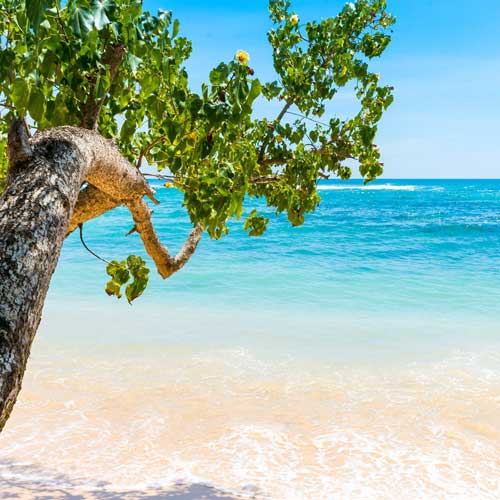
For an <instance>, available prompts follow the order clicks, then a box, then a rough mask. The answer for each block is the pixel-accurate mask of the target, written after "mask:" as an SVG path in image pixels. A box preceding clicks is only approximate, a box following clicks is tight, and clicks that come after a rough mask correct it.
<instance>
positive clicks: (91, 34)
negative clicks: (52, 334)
mask: <svg viewBox="0 0 500 500" xmlns="http://www.w3.org/2000/svg"><path fill="white" fill-rule="evenodd" d="M269 12H270V15H271V19H272V21H273V22H274V27H273V29H272V30H271V31H270V32H269V33H268V38H269V43H270V46H271V50H272V54H273V61H274V69H275V72H276V79H275V80H274V81H271V82H264V83H263V82H261V81H260V80H259V79H258V78H256V77H255V75H254V70H253V69H252V68H251V66H250V63H251V60H250V62H249V61H248V57H247V55H246V53H243V57H241V54H242V53H241V52H240V53H239V54H240V57H235V59H234V60H232V61H227V62H222V63H220V64H219V65H218V66H216V67H215V68H214V69H213V70H212V71H211V72H210V74H209V76H208V81H207V82H206V83H205V84H203V85H202V88H201V89H200V90H199V91H197V92H196V91H194V90H193V89H192V88H191V87H190V86H189V80H188V73H187V71H186V68H185V61H186V59H187V58H188V57H189V55H190V53H191V42H190V41H189V40H187V39H186V38H184V37H182V36H180V35H179V22H178V21H177V20H175V19H174V18H173V17H172V13H171V12H169V11H164V10H159V11H158V12H157V13H156V14H154V15H153V14H151V13H149V12H146V11H144V10H143V7H142V2H141V1H140V0H68V1H64V2H63V1H61V0H3V2H2V4H1V6H0V190H1V182H2V177H4V176H5V171H6V162H7V160H6V154H5V142H6V131H7V128H8V124H9V122H10V120H11V119H12V116H13V115H14V113H16V114H18V115H21V116H25V117H26V119H27V121H28V123H29V124H30V125H31V126H32V127H34V128H37V129H46V128H49V127H55V126H58V125H77V126H78V125H82V124H83V123H85V120H86V116H87V115H88V110H89V109H91V108H92V107H94V108H95V107H96V106H97V107H98V109H99V110H100V112H99V113H98V123H97V128H98V130H99V132H100V133H101V134H102V135H103V136H105V137H109V138H114V140H115V141H116V142H117V144H118V145H119V147H120V150H121V151H122V153H123V154H124V155H125V156H126V157H127V158H129V159H130V160H131V161H133V162H136V164H137V166H138V167H139V168H140V167H141V166H143V165H146V164H147V165H156V166H157V167H158V169H159V170H160V171H165V174H166V175H168V176H169V178H171V180H172V184H173V186H175V187H176V188H177V189H179V190H180V191H182V193H183V195H184V198H183V204H184V206H185V208H186V210H187V212H188V214H189V216H190V218H191V221H192V222H193V223H194V224H201V225H203V227H204V228H205V229H206V231H207V232H208V233H209V235H210V236H211V237H213V238H219V237H221V236H222V235H224V234H227V233H228V231H229V229H228V225H227V223H228V221H229V220H230V219H231V218H237V219H238V218H240V217H241V216H242V214H243V212H244V203H245V200H246V199H248V198H252V197H261V198H264V199H265V200H266V202H267V205H268V206H270V207H273V208H274V209H275V211H276V212H277V213H280V212H285V213H286V214H287V216H288V219H289V220H290V222H291V223H292V224H293V225H300V224H302V223H303V222H304V220H305V215H306V214H307V213H309V212H311V211H313V210H314V209H315V208H316V206H317V205H318V203H319V201H320V197H319V194H318V190H317V185H318V181H319V179H321V178H325V177H329V176H332V175H333V176H337V177H340V178H342V179H347V178H349V177H350V175H351V166H352V165H353V164H356V163H357V165H358V167H359V170H360V172H361V175H362V176H363V177H364V179H365V181H366V182H369V181H371V180H373V179H374V178H376V177H377V176H378V175H380V174H381V173H382V171H383V168H382V166H383V164H382V163H381V161H380V153H379V150H378V148H377V147H376V145H375V144H374V139H375V134H376V132H377V126H378V123H379V121H380V119H381V117H382V114H383V112H384V111H385V110H386V109H387V107H388V106H389V105H390V104H391V102H392V99H393V96H392V88H391V87H389V86H384V85H381V84H380V77H379V75H378V74H375V73H373V72H372V71H370V61H371V60H372V59H373V58H376V57H379V56H380V55H381V54H382V53H383V52H384V50H385V49H386V47H387V46H388V44H389V42H390V40H391V31H390V28H391V26H392V24H393V23H394V18H393V17H392V16H391V15H389V14H388V13H387V11H386V0H357V1H354V2H350V3H348V4H347V5H346V6H345V7H344V8H343V9H342V10H341V11H340V12H339V13H338V14H337V16H335V17H331V18H327V19H323V20H322V21H306V22H303V21H302V20H301V19H300V13H296V12H294V11H293V10H291V4H290V2H289V1H288V0H270V2H269ZM118 52H119V53H121V54H122V56H121V57H120V60H119V64H113V57H112V54H113V53H118ZM250 57H251V54H250ZM115 62H116V61H115ZM342 88H345V89H346V90H350V89H352V92H353V93H354V95H355V96H356V98H357V100H358V102H359V110H358V112H357V113H355V114H354V115H353V116H352V117H350V118H349V119H345V120H341V119H340V118H338V117H331V116H329V117H327V118H325V117H324V115H325V110H326V105H327V103H329V102H330V101H332V100H335V98H336V96H337V94H338V93H339V91H340V89H342ZM263 99H265V100H268V101H277V102H278V103H281V106H282V111H281V112H280V113H279V115H278V116H276V117H272V118H268V119H257V118H255V117H254V116H253V108H254V104H255V102H256V100H263ZM320 119H321V120H320ZM267 222H268V220H267V219H266V218H264V217H263V216H260V215H259V214H257V213H256V211H255V210H254V211H252V212H251V213H250V216H249V217H248V219H247V220H246V222H245V224H244V228H245V230H246V231H248V233H249V235H251V236H259V235H261V234H263V232H264V231H265V229H266V227H267ZM127 266H128V267H127ZM127 266H125V264H124V263H113V265H112V266H111V267H110V268H108V273H111V274H110V275H111V276H112V280H111V281H110V283H109V284H108V291H109V292H110V293H112V294H115V295H119V294H120V293H121V292H120V290H121V286H122V285H124V284H125V283H126V281H124V280H125V275H126V272H128V273H129V275H131V276H134V275H133V273H132V270H131V269H132V268H130V266H129V264H128V263H127ZM134 282H135V281H134ZM139 283H143V281H140V280H139ZM129 286H131V285H128V287H129ZM137 286H138V287H139V288H137V290H139V289H140V286H139V285H137ZM141 286H142V285H141ZM128 287H127V289H128ZM134 290H135V288H134ZM136 293H137V292H135V291H132V288H131V292H130V294H131V296H134V295H135V294H136Z"/></svg>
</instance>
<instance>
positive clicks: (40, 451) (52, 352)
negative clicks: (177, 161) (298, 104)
mask: <svg viewBox="0 0 500 500" xmlns="http://www.w3.org/2000/svg"><path fill="white" fill-rule="evenodd" d="M158 195H159V197H160V199H161V201H162V205H161V206H160V207H159V208H157V209H155V220H156V222H157V224H158V227H159V228H160V232H161V235H162V238H163V240H164V241H165V242H166V243H167V244H169V246H171V247H172V248H173V249H177V248H179V246H180V245H181V242H182V237H183V236H185V235H186V234H187V233H188V231H189V224H188V221H187V218H186V216H185V214H184V212H183V210H182V209H181V207H180V196H179V194H178V193H176V192H175V191H174V190H171V189H160V190H159V191H158ZM321 195H322V200H323V201H322V204H321V206H320V208H319V209H318V210H317V212H316V213H315V214H314V215H312V216H310V217H309V218H308V220H307V223H306V224H305V225H304V226H302V227H300V228H290V227H289V225H288V223H287V221H286V218H285V217H282V216H280V217H278V218H272V219H271V222H270V224H269V230H268V232H267V234H266V235H265V236H264V237H263V238H258V239H249V238H248V237H247V236H245V235H244V234H243V231H242V228H241V225H240V224H239V223H236V224H234V225H233V228H232V232H231V234H230V235H229V236H228V237H226V238H225V239H223V240H221V241H219V242H214V241H209V240H208V238H205V240H204V241H203V242H202V244H201V246H200V248H199V250H198V252H197V254H196V255H195V256H194V257H193V259H192V261H191V262H190V263H189V264H188V266H187V267H186V268H185V269H183V270H182V271H181V272H180V273H179V274H178V275H176V276H174V277H172V278H171V279H169V280H168V281H166V282H163V281H161V280H160V279H158V278H156V277H153V278H152V282H151V286H150V287H149V289H148V290H147V292H146V293H145V295H144V296H143V297H142V298H140V299H139V300H138V301H137V302H136V303H134V305H133V306H132V307H131V306H129V305H128V304H126V303H125V302H119V301H116V300H115V299H112V298H108V297H107V296H106V295H105V294H104V292H103V288H104V284H105V281H106V276H105V270H104V265H103V264H102V263H101V262H99V261H98V260H96V259H95V258H93V257H92V256H91V255H90V254H89V253H87V252H86V251H85V250H84V249H83V248H82V246H81V244H80V241H79V238H78V235H72V236H71V237H70V238H69V239H68V241H67V242H66V244H65V247H64V250H63V254H62V256H61V261H60V264H59V268H58V271H57V273H56V275H55V277H54V280H53V283H52V286H51V290H50V297H49V299H48V302H47V306H46V309H45V314H44V319H43V323H42V326H41V329H40V331H39V334H38V336H37V340H36V342H35V345H34V347H33V353H32V358H31V360H30V364H29V367H28V372H27V375H26V378H25V384H24V389H23V392H22V396H21V399H20V401H19V403H18V405H17V406H16V408H15V411H14V414H13V416H12V419H11V420H10V422H9V423H8V426H7V428H6V429H5V431H4V432H3V434H2V436H1V438H0V484H2V483H1V480H3V481H4V483H3V484H4V486H3V487H4V488H7V486H6V485H7V484H9V485H10V486H9V487H12V488H14V487H21V486H23V487H25V486H26V485H28V486H29V485H35V489H32V490H31V491H35V490H36V488H45V487H52V488H55V489H56V490H57V491H59V492H60V491H69V492H71V491H76V490H78V491H79V492H80V493H81V492H84V493H85V491H87V492H89V491H91V490H92V491H96V490H98V491H103V492H113V493H114V494H118V495H119V492H120V491H129V490H135V491H141V490H142V491H149V490H150V489H161V490H162V491H168V490H169V488H173V487H174V485H175V484H177V483H179V482H183V483H186V484H198V483H205V484H209V485H213V486H214V487H216V488H218V489H219V490H220V491H223V492H224V491H225V492H231V493H233V494H234V495H242V496H247V497H252V498H253V497H255V498H262V499H264V498H266V499H273V500H283V499H286V500H299V499H333V498H339V499H345V498H370V499H371V498H380V499H386V498H403V497H404V498H412V499H413V498H415V499H417V498H464V499H465V498H467V499H469V498H470V499H476V498H477V499H489V498H491V499H494V498H500V181H388V180H384V181H379V182H378V183H375V184H372V185H370V186H368V187H362V186H361V184H360V183H358V182H350V183H342V184H340V183H335V184H333V183H324V184H322V186H321ZM256 205H257V206H260V205H259V203H258V202H257V203H256ZM262 209H263V211H264V212H267V211H268V209H266V208H265V207H263V206H262ZM131 226H132V223H131V220H130V217H129V216H128V214H127V213H126V211H125V210H122V209H119V210H115V211H114V212H112V213H110V214H108V215H106V216H105V217H102V218H101V219H99V220H97V221H94V222H93V223H89V224H87V225H86V226H85V232H84V235H85V238H86V241H87V244H88V245H89V246H90V247H91V248H92V249H93V250H94V251H96V252H97V253H98V254H100V255H102V256H103V257H105V258H108V259H122V258H124V257H126V255H128V253H130V252H135V253H141V254H142V250H141V245H140V242H139V239H138V237H137V235H132V236H129V237H128V238H125V237H124V235H125V234H126V233H127V231H128V230H129V229H130V228H131ZM21 489H22V488H21ZM5 491H7V490H5ZM23 491H24V490H23ZM117 492H118V493H117ZM0 498H1V496H0ZM103 498H104V497H103Z"/></svg>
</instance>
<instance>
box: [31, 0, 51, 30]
mask: <svg viewBox="0 0 500 500" xmlns="http://www.w3.org/2000/svg"><path fill="white" fill-rule="evenodd" d="M50 4H51V2H50V0H25V6H26V15H27V16H28V20H29V22H30V26H31V27H32V28H33V31H34V32H35V33H36V32H37V31H38V28H39V27H40V24H41V22H42V21H43V19H44V17H45V11H46V10H47V9H48V8H49V6H50Z"/></svg>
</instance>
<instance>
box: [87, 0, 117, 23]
mask: <svg viewBox="0 0 500 500" xmlns="http://www.w3.org/2000/svg"><path fill="white" fill-rule="evenodd" d="M114 8H116V5H115V3H114V2H112V1H111V0H94V2H93V4H92V15H93V16H94V24H95V27H96V28H97V29H98V30H102V29H103V28H104V26H106V25H107V24H109V23H110V20H109V18H108V16H107V15H106V14H107V13H108V12H111V11H112V9H114Z"/></svg>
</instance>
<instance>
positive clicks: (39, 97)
mask: <svg viewBox="0 0 500 500" xmlns="http://www.w3.org/2000/svg"><path fill="white" fill-rule="evenodd" d="M44 108H45V96H44V95H43V92H42V91H41V90H40V88H38V87H33V88H32V89H31V94H30V99H29V104H28V111H29V113H30V115H31V117H32V118H33V119H34V120H35V121H36V122H40V121H41V120H42V118H43V112H44Z"/></svg>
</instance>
